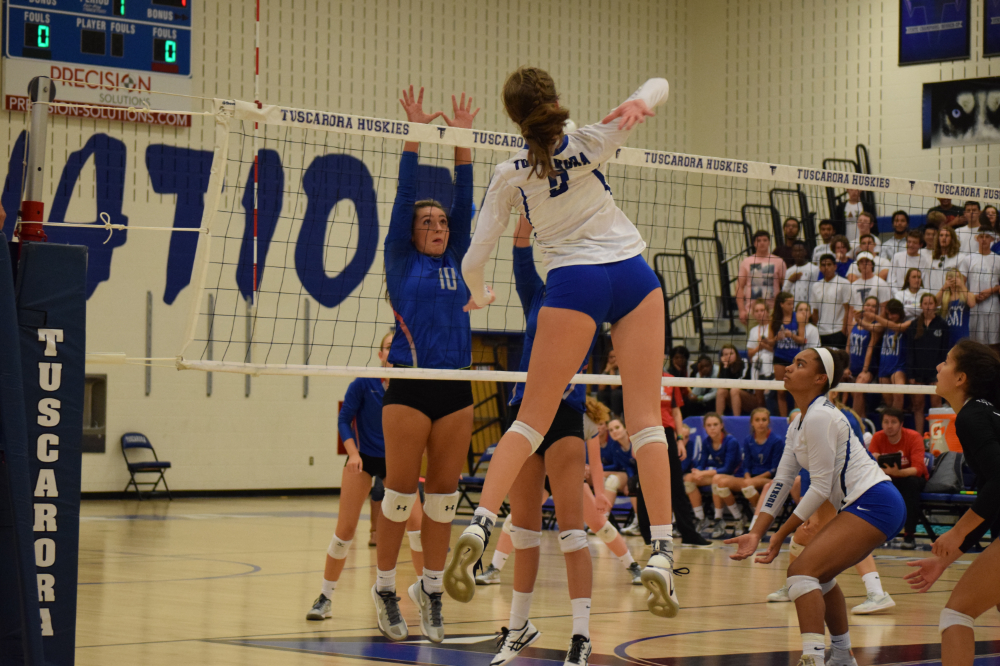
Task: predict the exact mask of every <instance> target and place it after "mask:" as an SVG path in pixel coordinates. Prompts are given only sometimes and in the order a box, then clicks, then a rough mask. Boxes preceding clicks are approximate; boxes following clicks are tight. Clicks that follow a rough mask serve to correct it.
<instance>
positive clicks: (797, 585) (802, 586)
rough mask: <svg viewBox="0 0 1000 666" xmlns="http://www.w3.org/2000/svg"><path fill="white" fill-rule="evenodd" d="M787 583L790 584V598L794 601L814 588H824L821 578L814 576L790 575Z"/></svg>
mask: <svg viewBox="0 0 1000 666" xmlns="http://www.w3.org/2000/svg"><path fill="white" fill-rule="evenodd" d="M785 584H786V585H788V598H789V599H791V600H792V601H795V600H796V599H798V598H799V597H801V596H802V595H803V594H809V593H810V592H812V591H813V590H822V589H823V588H822V586H821V585H820V584H819V580H818V579H816V578H813V577H812V576H789V577H788V580H787V581H786V582H785Z"/></svg>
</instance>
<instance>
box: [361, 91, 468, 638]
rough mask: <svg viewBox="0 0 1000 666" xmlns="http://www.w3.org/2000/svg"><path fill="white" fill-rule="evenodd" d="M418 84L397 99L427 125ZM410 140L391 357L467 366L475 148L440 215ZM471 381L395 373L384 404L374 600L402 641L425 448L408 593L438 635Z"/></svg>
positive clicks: (463, 108)
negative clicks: (403, 585) (406, 549)
mask: <svg viewBox="0 0 1000 666" xmlns="http://www.w3.org/2000/svg"><path fill="white" fill-rule="evenodd" d="M423 96H424V91H423V89H421V90H420V97H419V98H415V97H414V94H413V87H412V86H411V87H410V90H409V94H407V92H406V91H405V90H404V91H403V99H401V100H400V103H401V104H402V105H403V108H404V109H405V110H406V118H407V120H409V121H410V122H417V123H427V122H430V121H431V120H433V119H434V118H436V117H437V116H439V115H443V114H442V113H440V112H438V113H434V114H428V113H424V110H423ZM452 104H453V106H454V118H448V117H447V116H445V117H444V119H445V122H447V123H448V125H450V126H452V127H465V128H470V127H472V120H473V118H475V116H476V113H478V111H479V109H476V111H471V108H472V100H471V98H470V100H469V102H468V104H466V101H465V94H464V93H463V94H462V99H461V102H456V101H455V98H454V96H453V97H452ZM419 148H420V144H418V143H414V142H409V141H408V142H406V143H404V144H403V155H402V156H401V157H400V161H399V183H398V185H397V189H396V200H395V202H394V203H393V206H392V218H391V219H390V221H389V231H388V234H387V235H386V237H385V277H386V286H387V288H388V291H389V298H390V300H391V301H392V309H393V313H394V314H395V317H396V323H397V326H396V334H395V336H394V337H393V339H392V346H391V347H390V349H389V361H390V362H391V363H392V364H393V365H395V366H397V367H399V366H404V367H413V368H417V367H419V368H437V369H449V370H457V369H461V368H468V367H469V365H470V364H471V363H472V327H471V324H470V322H469V315H468V314H467V313H466V312H464V311H463V308H464V306H465V303H466V302H467V301H468V290H467V289H466V287H465V282H464V281H463V280H462V274H461V272H460V270H459V269H460V267H461V262H462V257H463V256H465V252H466V250H467V249H468V247H469V241H470V230H471V227H472V151H471V150H469V149H468V148H455V199H454V203H453V205H452V208H451V212H450V214H449V213H445V211H444V209H443V208H442V207H441V204H439V203H437V202H436V201H430V200H425V201H417V200H416V199H417V151H418V150H419ZM472 404H473V400H472V385H471V383H469V382H467V381H447V380H417V379H393V380H392V381H391V382H389V388H388V389H386V392H385V398H384V400H383V407H382V430H383V432H384V434H385V458H386V477H385V498H384V499H383V500H382V516H381V518H380V519H379V526H378V546H377V555H378V570H377V575H378V578H377V581H376V583H375V586H374V587H373V588H372V599H373V600H374V602H375V611H376V616H377V619H378V628H379V631H381V632H382V634H383V635H384V636H385V637H386V638H388V639H389V640H393V641H401V640H405V639H406V637H407V627H406V622H405V621H404V620H403V616H402V614H401V613H400V611H399V597H398V596H396V559H397V557H398V556H399V547H400V544H401V542H402V540H403V532H404V531H405V530H406V522H407V519H408V518H409V517H410V513H411V511H412V510H413V506H414V505H415V504H416V502H417V484H418V482H419V478H420V462H421V458H422V457H423V455H424V453H425V452H426V453H427V475H426V478H425V480H424V490H425V496H424V519H423V522H422V523H421V530H420V531H421V534H422V536H423V539H422V541H423V546H424V549H425V550H424V571H423V575H422V576H421V580H419V581H417V582H416V583H414V584H413V585H412V586H411V587H410V588H409V590H408V594H409V596H410V599H412V600H413V602H414V603H415V604H416V605H417V607H418V608H419V609H420V629H421V631H422V632H423V634H424V635H425V636H427V638H428V639H430V640H431V641H432V642H435V643H440V642H441V641H442V640H444V620H443V618H442V615H441V579H442V574H443V570H444V564H445V559H446V558H447V555H448V540H449V538H450V537H451V521H452V520H453V519H454V517H455V507H456V506H457V503H458V492H457V491H456V489H457V487H458V478H459V475H460V474H461V471H462V465H463V464H464V462H465V452H466V451H467V450H468V448H469V438H470V437H471V436H472Z"/></svg>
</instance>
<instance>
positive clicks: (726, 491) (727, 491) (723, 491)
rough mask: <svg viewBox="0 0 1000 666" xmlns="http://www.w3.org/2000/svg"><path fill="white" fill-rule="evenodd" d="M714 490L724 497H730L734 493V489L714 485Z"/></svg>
mask: <svg viewBox="0 0 1000 666" xmlns="http://www.w3.org/2000/svg"><path fill="white" fill-rule="evenodd" d="M712 492H713V493H715V494H716V495H718V496H719V497H722V498H726V497H729V496H730V495H732V494H733V491H732V490H730V489H729V488H720V487H719V486H712Z"/></svg>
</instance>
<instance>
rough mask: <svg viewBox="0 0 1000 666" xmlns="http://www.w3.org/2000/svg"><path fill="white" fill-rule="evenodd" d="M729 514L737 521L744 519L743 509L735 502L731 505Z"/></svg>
mask: <svg viewBox="0 0 1000 666" xmlns="http://www.w3.org/2000/svg"><path fill="white" fill-rule="evenodd" d="M729 513H731V514H733V518H735V519H736V520H739V519H740V518H742V517H743V509H741V508H740V505H739V504H736V503H735V502H733V503H732V504H730V505H729Z"/></svg>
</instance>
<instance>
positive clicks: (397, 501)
mask: <svg viewBox="0 0 1000 666" xmlns="http://www.w3.org/2000/svg"><path fill="white" fill-rule="evenodd" d="M416 499H417V494H416V493H410V494H409V495H406V494H403V493H397V492H396V491H395V490H393V489H392V488H386V489H385V497H383V498H382V515H383V516H385V517H386V518H388V519H389V520H391V521H392V522H394V523H405V522H406V520H407V519H408V518H409V517H410V512H411V511H413V503H414V502H415V501H416Z"/></svg>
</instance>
